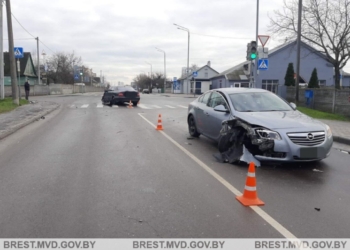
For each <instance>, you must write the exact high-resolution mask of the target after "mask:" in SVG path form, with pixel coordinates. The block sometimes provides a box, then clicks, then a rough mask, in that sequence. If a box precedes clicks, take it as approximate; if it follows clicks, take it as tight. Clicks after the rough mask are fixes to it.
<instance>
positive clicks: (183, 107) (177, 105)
mask: <svg viewBox="0 0 350 250" xmlns="http://www.w3.org/2000/svg"><path fill="white" fill-rule="evenodd" d="M177 106H179V107H180V108H184V109H187V108H188V107H186V106H182V105H177Z"/></svg>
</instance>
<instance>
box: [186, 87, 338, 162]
mask: <svg viewBox="0 0 350 250" xmlns="http://www.w3.org/2000/svg"><path fill="white" fill-rule="evenodd" d="M187 122H188V129H189V133H190V135H191V136H193V137H198V136H200V135H201V134H203V135H204V136H206V137H208V138H211V139H213V140H215V141H217V142H218V148H219V152H220V158H221V160H222V161H225V162H227V161H228V162H231V163H232V162H236V161H245V162H251V161H253V162H255V164H256V165H257V166H260V161H271V162H303V161H319V160H322V159H324V158H326V157H327V156H328V155H329V154H330V149H331V147H332V144H333V136H332V132H331V129H330V128H329V126H328V125H326V124H324V123H322V122H320V121H318V120H315V119H313V118H311V117H309V116H307V115H304V114H303V113H301V112H299V111H297V110H296V106H295V104H293V103H287V102H286V101H285V100H283V99H282V98H280V97H278V96H277V95H275V94H273V93H271V92H270V91H267V90H263V89H248V88H222V89H214V90H211V91H208V92H206V93H204V94H203V95H201V96H199V97H198V98H197V99H196V100H194V101H193V102H191V103H190V104H189V106H188V117H187Z"/></svg>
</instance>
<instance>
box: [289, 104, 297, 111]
mask: <svg viewBox="0 0 350 250" xmlns="http://www.w3.org/2000/svg"><path fill="white" fill-rule="evenodd" d="M290 106H291V107H292V108H293V109H294V110H295V109H296V108H297V105H296V104H295V103H294V102H291V103H290Z"/></svg>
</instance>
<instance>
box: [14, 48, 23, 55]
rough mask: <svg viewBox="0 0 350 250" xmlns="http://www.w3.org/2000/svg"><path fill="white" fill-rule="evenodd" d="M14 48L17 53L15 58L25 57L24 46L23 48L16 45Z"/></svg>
mask: <svg viewBox="0 0 350 250" xmlns="http://www.w3.org/2000/svg"><path fill="white" fill-rule="evenodd" d="M13 50H14V53H15V58H23V57H24V53H23V48H21V47H14V48H13Z"/></svg>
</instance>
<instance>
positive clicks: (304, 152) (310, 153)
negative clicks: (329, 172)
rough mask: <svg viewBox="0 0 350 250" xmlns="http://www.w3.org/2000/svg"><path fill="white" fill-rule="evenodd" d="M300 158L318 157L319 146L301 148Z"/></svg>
mask: <svg viewBox="0 0 350 250" xmlns="http://www.w3.org/2000/svg"><path fill="white" fill-rule="evenodd" d="M300 158H303V159H312V158H318V148H301V149H300Z"/></svg>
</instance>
